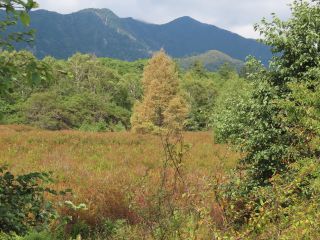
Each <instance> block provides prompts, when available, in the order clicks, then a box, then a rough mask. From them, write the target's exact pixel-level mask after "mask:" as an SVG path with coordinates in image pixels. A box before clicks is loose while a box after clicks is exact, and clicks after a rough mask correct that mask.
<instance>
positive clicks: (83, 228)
mask: <svg viewBox="0 0 320 240" xmlns="http://www.w3.org/2000/svg"><path fill="white" fill-rule="evenodd" d="M70 235H71V236H72V238H73V239H76V238H77V237H78V236H79V235H80V236H81V237H82V238H84V239H86V238H88V237H89V236H90V227H89V225H88V224H86V223H85V222H84V221H79V222H77V223H75V224H74V225H72V227H71V232H70Z"/></svg>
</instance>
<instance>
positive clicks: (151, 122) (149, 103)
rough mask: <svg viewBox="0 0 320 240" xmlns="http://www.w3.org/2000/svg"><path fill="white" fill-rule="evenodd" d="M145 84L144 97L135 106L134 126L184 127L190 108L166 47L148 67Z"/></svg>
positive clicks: (139, 128) (143, 130)
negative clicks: (182, 94)
mask: <svg viewBox="0 0 320 240" xmlns="http://www.w3.org/2000/svg"><path fill="white" fill-rule="evenodd" d="M142 84H143V89H144V97H143V100H142V102H138V103H136V105H135V107H134V112H133V115H132V118H131V124H132V130H133V131H134V132H138V133H146V132H152V131H154V130H156V129H162V128H170V129H172V128H174V129H176V130H178V129H182V128H183V125H184V120H185V118H186V115H187V113H188V108H187V106H186V102H185V101H184V99H183V98H182V97H181V96H180V94H179V77H178V71H177V68H176V65H175V63H174V62H173V60H172V59H171V58H170V57H168V56H167V55H166V53H165V52H164V51H163V50H161V51H160V52H158V53H156V54H155V55H154V56H153V57H152V58H151V60H150V61H149V63H148V64H147V66H146V67H145V69H144V73H143V79H142Z"/></svg>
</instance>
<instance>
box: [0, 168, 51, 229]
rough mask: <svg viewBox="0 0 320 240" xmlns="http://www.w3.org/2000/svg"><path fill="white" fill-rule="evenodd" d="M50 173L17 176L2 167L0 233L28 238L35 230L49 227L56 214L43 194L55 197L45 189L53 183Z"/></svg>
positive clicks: (0, 181) (0, 180) (0, 176)
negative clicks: (31, 231) (28, 233)
mask: <svg viewBox="0 0 320 240" xmlns="http://www.w3.org/2000/svg"><path fill="white" fill-rule="evenodd" d="M51 182H52V180H51V178H50V174H48V173H38V172H36V173H29V174H26V175H20V176H14V175H13V174H12V173H10V172H9V171H7V169H6V168H5V167H0V231H2V232H5V233H11V232H14V233H16V234H18V235H23V234H26V233H27V232H28V231H29V230H30V229H31V228H32V227H39V228H43V227H45V226H47V225H48V224H49V223H50V221H51V220H52V219H54V218H55V217H56V216H57V213H56V211H55V209H54V207H53V205H52V203H51V202H50V201H47V200H45V198H44V194H45V193H51V194H56V192H54V191H53V190H51V189H49V188H47V187H46V186H45V185H46V184H48V183H51Z"/></svg>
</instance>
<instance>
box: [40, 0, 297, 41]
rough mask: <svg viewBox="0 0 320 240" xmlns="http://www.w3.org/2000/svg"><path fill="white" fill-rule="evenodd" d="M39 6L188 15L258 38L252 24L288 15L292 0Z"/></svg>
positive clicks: (45, 2) (77, 0)
mask: <svg viewBox="0 0 320 240" xmlns="http://www.w3.org/2000/svg"><path fill="white" fill-rule="evenodd" d="M37 2H38V3H39V5H40V8H41V9H46V10H50V11H55V12H59V13H71V12H76V11H78V10H81V9H84V8H108V9H110V10H112V11H113V12H114V13H115V14H117V15H118V16H119V17H133V18H135V19H138V20H142V21H145V22H150V23H158V24H162V23H167V22H170V21H172V20H174V19H176V18H178V17H182V16H190V17H192V18H194V19H196V20H198V21H201V22H204V23H208V24H212V25H215V26H217V27H220V28H224V29H227V30H230V31H232V32H235V33H238V34H240V35H242V36H244V37H247V38H258V37H259V35H258V33H256V32H255V31H254V29H253V24H255V23H257V22H259V21H260V20H261V19H262V18H263V17H267V18H268V17H270V14H271V13H276V14H277V15H278V16H279V17H281V18H282V19H287V18H288V17H289V16H290V7H289V6H288V5H289V4H290V3H291V2H292V0H37Z"/></svg>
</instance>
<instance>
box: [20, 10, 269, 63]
mask: <svg viewBox="0 0 320 240" xmlns="http://www.w3.org/2000/svg"><path fill="white" fill-rule="evenodd" d="M30 15H31V25H30V27H31V28H33V29H35V30H36V40H35V43H34V45H33V46H31V47H28V46H26V45H23V44H18V47H19V48H20V49H22V48H29V49H30V50H31V51H32V52H33V53H34V54H35V55H36V56H37V57H39V58H43V57H45V56H47V55H50V56H53V57H56V58H68V57H70V56H71V55H73V54H74V53H76V52H82V53H92V54H95V55H97V56H98V57H113V58H117V59H121V60H129V61H132V60H136V59H141V58H147V57H150V55H151V54H152V53H153V52H154V51H157V50H159V49H161V48H164V49H165V50H166V52H167V53H168V54H169V55H171V56H172V57H174V58H183V57H186V56H190V55H198V54H201V53H204V52H207V51H209V50H213V49H214V50H217V51H220V52H223V53H225V54H227V55H229V56H231V57H232V58H235V59H239V60H241V61H244V60H245V58H246V57H247V56H248V55H253V56H256V57H257V58H258V59H259V60H261V61H262V62H263V63H265V64H266V63H267V62H268V60H269V59H270V58H271V52H270V50H269V47H267V46H265V45H263V44H261V43H259V42H257V41H256V40H253V39H248V38H244V37H242V36H240V35H239V34H236V33H232V32H230V31H228V30H225V29H222V28H219V27H217V26H215V25H210V24H207V23H202V22H200V21H198V20H196V19H193V18H191V17H190V16H183V17H180V18H177V19H174V20H172V21H169V22H167V23H165V24H154V23H146V22H144V21H141V20H136V19H134V18H132V17H126V18H121V17H118V16H117V15H116V14H115V13H114V12H113V11H111V10H110V9H107V8H104V9H97V8H88V9H83V10H80V11H77V12H73V13H68V14H60V13H57V12H53V11H48V10H43V9H40V10H35V11H32V12H30Z"/></svg>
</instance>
